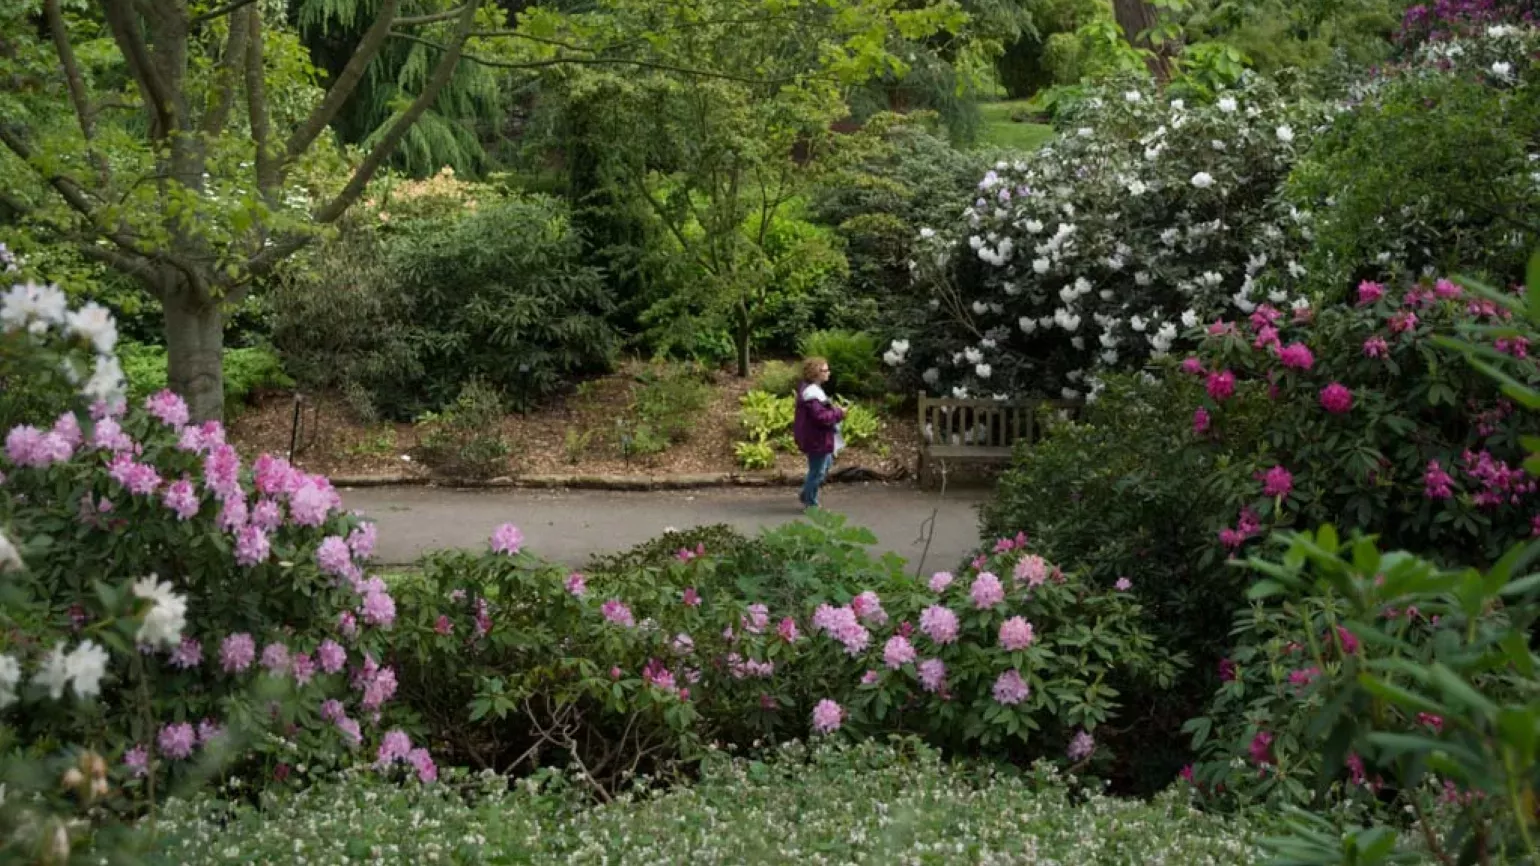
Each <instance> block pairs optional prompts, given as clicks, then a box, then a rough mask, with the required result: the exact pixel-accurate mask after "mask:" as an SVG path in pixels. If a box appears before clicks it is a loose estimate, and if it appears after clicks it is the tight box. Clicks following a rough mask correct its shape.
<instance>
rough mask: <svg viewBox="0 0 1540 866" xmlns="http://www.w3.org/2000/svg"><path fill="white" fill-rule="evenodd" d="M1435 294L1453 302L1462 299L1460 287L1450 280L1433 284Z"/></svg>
mask: <svg viewBox="0 0 1540 866" xmlns="http://www.w3.org/2000/svg"><path fill="white" fill-rule="evenodd" d="M1433 294H1434V295H1435V296H1436V297H1438V298H1440V299H1442V300H1446V301H1447V300H1451V299H1454V298H1458V297H1460V295H1461V294H1462V292H1461V291H1460V287H1459V286H1457V285H1455V284H1454V283H1452V282H1450V281H1449V280H1439V281H1438V282H1436V283H1434V284H1433Z"/></svg>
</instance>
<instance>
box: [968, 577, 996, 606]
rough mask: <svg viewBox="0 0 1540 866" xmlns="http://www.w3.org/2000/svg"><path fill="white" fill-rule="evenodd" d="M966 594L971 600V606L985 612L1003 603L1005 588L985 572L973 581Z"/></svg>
mask: <svg viewBox="0 0 1540 866" xmlns="http://www.w3.org/2000/svg"><path fill="white" fill-rule="evenodd" d="M968 594H969V596H970V597H971V598H972V599H973V606H974V607H975V608H978V609H979V610H986V609H988V608H991V607H994V606H995V605H997V604H999V603H1000V602H1002V601H1005V587H1004V586H1002V585H1001V584H1000V578H998V577H996V576H995V575H994V574H992V573H990V572H987V571H985V572H981V573H980V574H979V576H978V577H976V578H974V579H973V586H972V587H970V588H969V589H968Z"/></svg>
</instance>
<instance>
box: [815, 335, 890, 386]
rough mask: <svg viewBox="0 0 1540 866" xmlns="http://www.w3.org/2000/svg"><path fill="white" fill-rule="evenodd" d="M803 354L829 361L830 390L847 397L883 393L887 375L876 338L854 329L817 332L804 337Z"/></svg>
mask: <svg viewBox="0 0 1540 866" xmlns="http://www.w3.org/2000/svg"><path fill="white" fill-rule="evenodd" d="M799 349H800V351H801V352H802V355H803V357H809V358H813V357H817V358H823V359H824V360H826V361H828V362H829V390H830V392H832V393H835V394H841V395H844V396H846V397H867V396H871V395H873V394H878V393H881V392H882V388H883V384H884V374H883V370H882V365H881V364H880V363H879V362H878V357H877V355H878V351H877V339H876V338H875V337H873V336H872V335H871V334H866V333H860V332H854V331H817V332H814V333H811V334H808V335H807V336H805V337H803V338H802V342H801V344H800V346H799Z"/></svg>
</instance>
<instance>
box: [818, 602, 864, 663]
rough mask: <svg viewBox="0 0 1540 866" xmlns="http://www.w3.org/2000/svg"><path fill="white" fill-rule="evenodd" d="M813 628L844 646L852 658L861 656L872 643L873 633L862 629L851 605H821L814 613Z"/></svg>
mask: <svg viewBox="0 0 1540 866" xmlns="http://www.w3.org/2000/svg"><path fill="white" fill-rule="evenodd" d="M813 628H814V629H815V630H817V631H821V632H823V633H824V634H826V635H828V636H829V637H831V638H833V639H834V640H837V641H839V642H840V643H842V644H844V645H845V652H846V653H847V654H849V655H851V656H856V655H858V654H860V652H861V651H862V650H864V649H866V646H867V644H868V643H869V642H870V641H871V633H870V632H868V631H867V630H866V629H865V628H864V627H862V625H861V623H860V622H859V621H858V620H857V619H856V613H855V610H854V609H852V608H851V607H850V606H849V605H846V606H843V607H831V606H829V605H827V604H821V605H819V606H818V609H817V610H816V611H814V612H813Z"/></svg>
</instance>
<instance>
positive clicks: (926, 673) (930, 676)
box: [915, 659, 946, 694]
mask: <svg viewBox="0 0 1540 866" xmlns="http://www.w3.org/2000/svg"><path fill="white" fill-rule="evenodd" d="M915 673H916V674H918V675H919V677H920V688H923V689H924V690H925V691H927V692H931V693H932V694H934V693H936V692H939V691H941V690H942V689H944V688H946V664H945V663H944V662H942V661H941V659H926V660H925V661H922V662H920V663H919V664H918V665H915Z"/></svg>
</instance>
